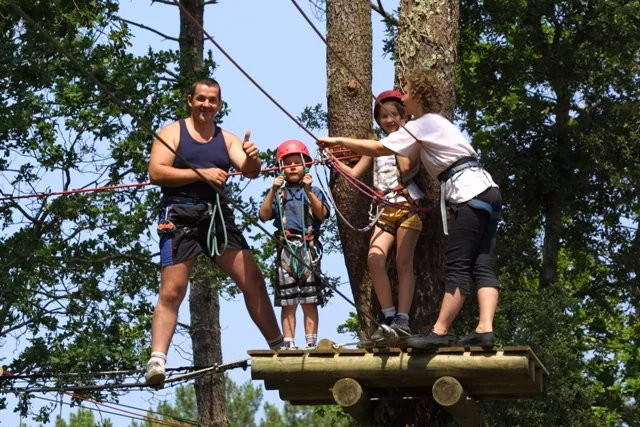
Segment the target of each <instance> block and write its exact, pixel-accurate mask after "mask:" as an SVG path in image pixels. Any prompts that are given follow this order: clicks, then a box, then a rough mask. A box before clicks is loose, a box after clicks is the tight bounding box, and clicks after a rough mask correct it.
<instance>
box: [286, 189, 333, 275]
mask: <svg viewBox="0 0 640 427" xmlns="http://www.w3.org/2000/svg"><path fill="white" fill-rule="evenodd" d="M301 202H302V209H301V213H302V218H301V221H302V222H301V224H302V228H303V230H305V229H306V230H307V231H306V233H305V234H304V235H301V234H296V233H292V232H291V230H288V229H287V228H286V224H287V216H286V214H285V204H286V189H285V188H281V189H280V191H279V193H278V197H276V207H277V214H278V217H279V219H280V228H281V231H280V232H279V233H278V234H279V237H280V239H281V241H282V242H283V243H284V244H285V245H286V246H287V247H288V248H289V251H290V252H286V251H280V254H279V257H280V265H281V266H282V268H284V269H285V270H286V271H287V273H289V274H290V275H291V276H292V277H294V278H296V279H297V280H306V279H308V278H309V277H311V275H312V274H313V271H311V270H310V269H309V268H307V266H305V264H306V265H308V266H310V267H311V269H312V270H315V269H316V267H317V266H318V265H319V263H320V259H321V258H322V254H323V252H322V246H321V245H320V243H319V241H318V239H317V236H316V234H315V233H314V232H313V224H312V220H311V219H310V218H313V212H312V211H311V205H310V203H309V201H308V199H307V196H306V194H304V193H302V200H301ZM307 224H309V225H308V226H307ZM292 253H294V254H296V255H297V257H299V258H301V260H302V261H304V262H300V261H298V259H297V258H295V257H293V256H292Z"/></svg>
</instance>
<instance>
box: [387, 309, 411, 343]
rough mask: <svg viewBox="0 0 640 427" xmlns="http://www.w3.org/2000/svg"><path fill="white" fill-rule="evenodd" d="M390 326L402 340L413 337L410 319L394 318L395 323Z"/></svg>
mask: <svg viewBox="0 0 640 427" xmlns="http://www.w3.org/2000/svg"><path fill="white" fill-rule="evenodd" d="M390 326H391V329H393V330H394V331H396V333H397V334H398V336H399V337H400V338H408V337H410V336H411V335H413V333H412V332H411V329H410V328H409V319H407V318H405V317H401V316H398V315H396V317H394V318H393V322H391V325H390Z"/></svg>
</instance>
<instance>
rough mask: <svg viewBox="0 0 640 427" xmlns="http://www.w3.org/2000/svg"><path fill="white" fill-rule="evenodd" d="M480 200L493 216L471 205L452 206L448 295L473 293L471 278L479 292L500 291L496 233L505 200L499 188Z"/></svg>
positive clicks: (447, 254) (446, 271) (447, 258)
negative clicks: (490, 288) (486, 288)
mask: <svg viewBox="0 0 640 427" xmlns="http://www.w3.org/2000/svg"><path fill="white" fill-rule="evenodd" d="M476 199H478V200H480V201H482V202H485V203H486V204H488V205H490V206H491V208H492V210H493V215H490V214H489V213H488V212H487V211H485V210H483V209H478V208H477V207H473V206H471V205H469V204H468V203H461V204H458V205H455V206H452V213H451V219H450V221H449V237H448V239H447V243H446V246H445V259H444V274H445V291H446V292H448V293H455V291H456V289H458V288H459V289H460V292H461V293H462V294H463V295H468V294H469V293H470V292H471V286H470V283H469V278H470V277H469V276H471V277H472V278H473V281H474V282H475V285H476V287H477V288H482V287H492V288H498V289H500V282H499V281H498V279H497V277H496V271H495V256H496V231H497V228H498V218H499V217H500V213H501V211H502V197H501V195H500V190H499V189H498V188H497V187H491V188H489V189H487V190H485V191H484V192H483V193H482V194H479V195H478V196H477V197H476Z"/></svg>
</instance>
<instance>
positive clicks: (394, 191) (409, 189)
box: [372, 91, 424, 236]
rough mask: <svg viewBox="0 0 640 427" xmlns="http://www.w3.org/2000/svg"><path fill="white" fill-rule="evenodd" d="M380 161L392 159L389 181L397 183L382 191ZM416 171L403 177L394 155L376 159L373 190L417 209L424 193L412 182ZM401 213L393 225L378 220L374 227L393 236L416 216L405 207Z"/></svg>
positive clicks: (414, 211) (411, 210)
mask: <svg viewBox="0 0 640 427" xmlns="http://www.w3.org/2000/svg"><path fill="white" fill-rule="evenodd" d="M391 92H394V93H392V94H395V91H391ZM384 93H385V92H383V94H384ZM381 96H382V94H381ZM381 159H382V161H385V160H386V161H388V160H390V159H393V171H392V174H393V176H392V180H391V181H392V182H397V183H398V184H397V185H395V186H394V187H393V188H386V189H382V188H381V186H380V183H381V180H382V179H381V177H380V175H381V173H384V172H381V169H380V160H381ZM418 170H419V166H418V167H415V168H413V170H411V172H410V173H409V175H408V176H407V177H403V176H402V173H401V172H400V168H399V167H398V157H397V156H396V155H390V156H383V157H378V158H376V159H374V161H373V188H374V189H375V190H376V192H377V193H378V194H379V195H381V196H382V197H384V199H385V200H387V201H391V200H395V198H396V197H398V196H400V197H403V198H404V199H405V200H406V201H407V203H408V204H409V206H413V207H416V208H418V209H419V208H420V207H421V203H420V200H421V199H422V198H423V197H424V193H423V192H422V191H420V189H419V188H418V186H417V185H416V184H415V182H413V178H414V177H415V176H416V174H417V173H418ZM372 203H376V201H375V200H372ZM399 210H400V209H399ZM403 212H404V213H403V215H402V216H401V217H400V218H396V219H395V220H394V221H393V224H389V223H386V222H384V221H382V220H378V222H377V223H376V226H378V227H379V228H380V229H382V230H384V231H385V232H387V233H390V234H393V235H394V236H395V234H396V232H397V231H398V228H399V227H400V225H401V224H403V223H404V222H405V221H406V220H408V219H409V218H411V217H413V216H415V215H417V214H418V213H417V212H416V210H413V209H406V207H405V209H404V210H403ZM383 215H384V212H383Z"/></svg>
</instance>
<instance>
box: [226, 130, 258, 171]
mask: <svg viewBox="0 0 640 427" xmlns="http://www.w3.org/2000/svg"><path fill="white" fill-rule="evenodd" d="M223 132H224V138H225V140H228V141H230V146H229V160H231V164H232V165H233V167H234V168H236V169H237V170H238V171H240V172H242V175H244V176H245V177H247V178H251V179H253V178H257V177H258V175H260V167H261V166H262V162H261V161H260V155H259V154H260V152H259V151H258V147H256V145H255V144H254V143H253V142H252V141H251V139H250V138H251V132H249V131H247V132H246V133H245V135H244V140H243V141H240V138H238V137H237V136H235V135H234V134H232V133H231V132H227V131H225V130H223Z"/></svg>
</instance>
